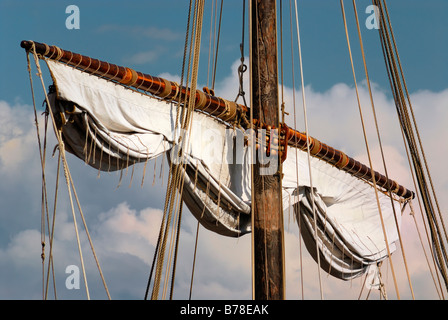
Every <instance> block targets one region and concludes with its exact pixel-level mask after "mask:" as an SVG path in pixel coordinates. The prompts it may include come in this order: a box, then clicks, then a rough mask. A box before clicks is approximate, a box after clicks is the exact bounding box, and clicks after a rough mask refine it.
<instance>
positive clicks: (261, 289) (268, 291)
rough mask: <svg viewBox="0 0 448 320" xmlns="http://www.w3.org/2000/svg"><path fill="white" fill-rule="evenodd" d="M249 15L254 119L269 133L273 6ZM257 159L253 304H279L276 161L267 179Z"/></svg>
mask: <svg viewBox="0 0 448 320" xmlns="http://www.w3.org/2000/svg"><path fill="white" fill-rule="evenodd" d="M250 15H251V25H250V29H251V32H250V33H251V35H250V41H251V44H250V47H251V53H250V61H251V71H250V72H251V74H250V76H251V91H252V100H251V101H252V107H251V110H252V113H253V119H254V120H255V122H258V123H262V124H264V125H265V126H266V128H267V129H268V130H269V129H270V128H279V127H280V124H279V105H278V72H277V36H276V29H277V23H276V1H275V0H251V8H250ZM257 131H258V130H257ZM261 149H263V146H261ZM262 152H263V151H262ZM257 154H258V152H257ZM254 156H255V155H254ZM256 158H257V160H256V161H255V164H254V165H253V177H252V178H253V189H252V206H253V208H252V214H253V218H252V221H253V224H252V232H253V253H252V255H253V264H254V270H253V272H254V274H253V277H254V279H253V282H254V293H253V295H254V299H256V300H268V299H269V300H281V299H284V298H285V280H284V270H285V268H284V247H283V210H282V197H281V175H280V165H281V162H280V159H279V157H275V158H274V159H272V157H271V159H270V161H271V163H270V165H272V161H276V163H275V165H276V168H277V169H276V170H275V171H274V173H273V174H271V173H269V174H266V173H265V172H263V169H265V168H266V167H265V165H263V164H261V161H260V159H259V157H258V156H257V157H256Z"/></svg>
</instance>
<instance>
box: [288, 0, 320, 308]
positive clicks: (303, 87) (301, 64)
mask: <svg viewBox="0 0 448 320" xmlns="http://www.w3.org/2000/svg"><path fill="white" fill-rule="evenodd" d="M295 12H296V29H297V43H298V50H299V66H300V79H301V88H302V107H303V114H304V119H305V133H306V149H307V159H308V170H309V177H310V188H311V199H312V210H313V220H314V233H315V235H316V256H317V264H318V266H317V268H318V274H319V287H320V297H321V299H323V298H324V296H323V286H322V277H321V271H320V269H321V263H320V253H319V246H318V245H317V238H318V235H317V218H316V204H315V195H314V187H313V178H312V173H311V154H310V136H309V129H308V117H307V112H306V109H307V108H306V97H305V83H304V77H303V61H302V48H301V44H300V29H299V16H298V13H297V0H295Z"/></svg>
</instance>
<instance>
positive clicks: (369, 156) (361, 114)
mask: <svg viewBox="0 0 448 320" xmlns="http://www.w3.org/2000/svg"><path fill="white" fill-rule="evenodd" d="M340 4H341V11H342V19H343V22H344V29H345V36H346V39H347V47H348V52H349V57H350V64H351V68H352V73H353V80H354V84H355V91H356V98H357V101H358V109H359V115H360V119H361V125H362V129H363V136H364V142H365V146H366V150H367V156H368V159H369V165H370V168H371V172H372V182H373V187H374V190H375V197H376V202H377V206H378V212H379V217H380V221H381V227H382V229H383V235H384V240H385V242H386V249H387V255H388V257H389V261H390V265H391V271H392V276H393V279H394V285H395V291H396V294H397V297H398V299H400V293H399V291H398V284H397V279H396V276H395V271H394V267H393V262H392V259H391V252H390V248H389V241H388V238H387V233H386V229H385V225H384V220H383V213H382V210H381V205H380V202H379V197H378V188H377V184H376V179H375V173H374V169H373V164H372V159H371V155H370V148H369V143H368V141H367V135H366V129H365V124H364V117H363V113H362V107H361V101H360V97H359V92H358V85H357V81H356V74H355V67H354V64H353V57H352V51H351V45H350V39H349V35H348V29H347V20H346V17H345V9H344V0H340Z"/></svg>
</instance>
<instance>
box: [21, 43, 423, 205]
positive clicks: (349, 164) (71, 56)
mask: <svg viewBox="0 0 448 320" xmlns="http://www.w3.org/2000/svg"><path fill="white" fill-rule="evenodd" d="M20 45H21V47H22V48H24V49H26V50H31V48H32V47H33V46H34V48H35V51H36V53H37V54H39V55H41V56H44V57H46V58H49V59H53V60H58V61H60V62H64V63H66V64H68V65H70V66H73V67H76V68H79V69H81V70H83V71H84V72H87V73H90V74H95V75H98V76H101V77H104V78H106V79H109V80H114V81H117V82H119V83H122V84H126V85H128V86H130V87H133V88H136V89H139V90H142V91H146V92H149V93H152V94H154V95H155V96H158V97H160V98H166V99H174V98H176V97H177V94H179V93H180V94H182V95H184V94H187V95H188V96H189V95H190V91H189V90H188V89H186V88H185V87H181V88H180V87H179V86H178V85H177V84H176V83H175V82H172V81H168V80H166V79H163V78H159V77H154V76H151V75H148V74H145V73H141V72H137V71H134V70H132V69H130V68H127V67H123V66H118V65H115V64H111V63H109V62H105V61H101V60H98V59H93V58H90V57H88V56H85V55H81V54H78V53H74V52H71V51H68V50H63V49H60V48H58V47H57V46H51V45H47V44H44V43H39V42H34V41H28V40H24V41H22V42H21V44H20ZM132 74H134V75H135V74H136V75H137V80H136V81H135V82H134V83H133V81H130V80H129V79H132V76H131V75H132ZM169 87H171V88H169ZM167 92H169V93H168V94H167ZM195 99H196V106H195V108H196V110H198V111H199V110H202V111H204V112H206V113H208V114H210V115H212V116H215V117H217V118H220V119H221V120H224V121H235V120H237V118H238V117H241V118H242V119H246V120H247V114H248V113H249V110H248V108H246V107H245V106H243V105H240V104H234V102H232V101H228V100H225V99H222V98H219V97H216V96H214V95H213V94H211V92H203V91H200V90H196V94H195ZM204 101H205V102H204ZM233 104H234V105H235V107H234V108H235V109H236V110H237V112H234V113H229V112H228V111H227V110H229V109H230V108H232V107H230V108H229V107H228V105H233ZM232 114H233V116H231V115H232ZM226 119H227V120H226ZM241 125H242V126H243V127H244V128H247V127H248V126H249V123H248V122H247V121H241ZM261 127H263V125H261ZM264 127H266V126H265V125H264ZM280 138H281V140H280V144H287V145H288V146H291V147H295V148H299V149H303V150H306V148H307V142H306V135H305V134H304V133H302V132H299V131H297V130H294V129H292V128H290V127H288V126H287V125H286V124H284V123H281V124H280ZM309 140H310V141H309V148H310V153H311V155H312V156H314V157H317V158H319V159H322V160H323V161H325V162H327V163H330V164H332V165H334V166H336V167H337V168H339V169H341V170H344V171H346V172H348V173H350V174H351V175H353V176H355V177H357V178H359V179H363V180H365V181H367V182H372V174H371V169H370V168H369V167H368V166H366V165H364V164H363V163H361V162H359V161H357V160H355V159H354V158H351V157H349V156H347V155H346V154H345V153H344V152H342V151H340V150H337V149H335V148H333V147H331V146H328V145H327V144H325V143H323V142H321V141H319V140H318V139H315V138H313V137H309ZM280 152H282V154H281V158H282V159H284V158H285V157H286V149H284V151H280ZM375 181H376V183H377V185H378V186H379V187H381V188H383V189H384V190H383V191H387V192H388V191H391V192H392V193H394V194H396V195H397V196H399V197H403V198H405V199H408V198H414V196H415V194H414V192H413V191H411V190H409V189H407V188H406V187H404V186H402V185H400V184H398V183H397V182H396V181H394V180H392V179H387V178H386V176H384V175H383V174H381V173H379V172H376V171H375Z"/></svg>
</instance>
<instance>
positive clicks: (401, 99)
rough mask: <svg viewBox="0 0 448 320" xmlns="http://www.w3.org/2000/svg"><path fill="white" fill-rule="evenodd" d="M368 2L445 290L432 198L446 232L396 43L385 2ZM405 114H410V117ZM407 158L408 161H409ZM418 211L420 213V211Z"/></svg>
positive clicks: (444, 262)
mask: <svg viewBox="0 0 448 320" xmlns="http://www.w3.org/2000/svg"><path fill="white" fill-rule="evenodd" d="M372 2H373V4H374V5H376V6H377V7H378V9H379V13H380V28H379V35H380V41H381V46H382V49H383V54H384V56H385V61H386V68H387V70H388V77H389V82H390V85H391V88H392V93H393V95H394V99H395V106H396V110H397V114H398V117H399V122H400V126H401V129H402V133H403V140H404V143H405V145H406V141H407V145H408V148H409V153H410V156H411V159H412V164H413V168H414V171H415V176H416V179H417V182H418V185H419V189H420V194H421V197H422V201H423V205H424V207H425V212H426V217H427V221H428V223H429V227H430V231H431V237H432V245H433V247H434V249H435V257H436V259H437V261H436V264H437V265H438V268H439V271H440V273H441V275H442V277H443V279H444V281H445V286H446V289H448V271H447V267H448V259H447V252H446V248H445V243H444V239H443V234H442V230H441V227H440V225H439V222H438V219H437V216H436V215H435V210H434V204H433V198H434V201H435V202H436V207H437V211H438V214H439V217H438V218H439V219H440V222H441V224H442V229H443V233H444V236H445V240H446V239H447V233H446V229H445V225H444V222H443V217H442V214H441V211H440V207H439V204H438V200H437V196H436V193H435V190H434V186H433V183H432V178H431V174H430V172H429V167H428V163H427V161H426V156H425V153H424V150H423V145H422V141H421V139H420V135H419V133H418V127H417V123H416V120H415V116H414V111H413V108H412V103H411V100H410V95H409V91H408V89H407V85H406V81H405V78H404V72H403V68H402V65H401V61H400V57H399V54H398V49H397V44H396V41H395V36H394V34H393V30H392V24H391V21H390V17H389V13H388V10H387V5H386V2H385V1H383V2H381V1H380V0H372ZM405 95H406V98H405ZM406 100H407V101H408V103H406ZM409 114H411V116H410V115H409ZM414 131H415V134H416V135H417V139H416V138H415V134H414ZM416 140H418V143H417V141H416ZM420 153H421V154H422V156H423V161H422V159H421V157H420ZM409 161H410V162H411V160H409ZM426 176H428V179H429V184H428V182H427V179H426ZM429 189H431V191H432V196H431V192H430V190H429ZM421 211H422V212H423V210H421Z"/></svg>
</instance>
